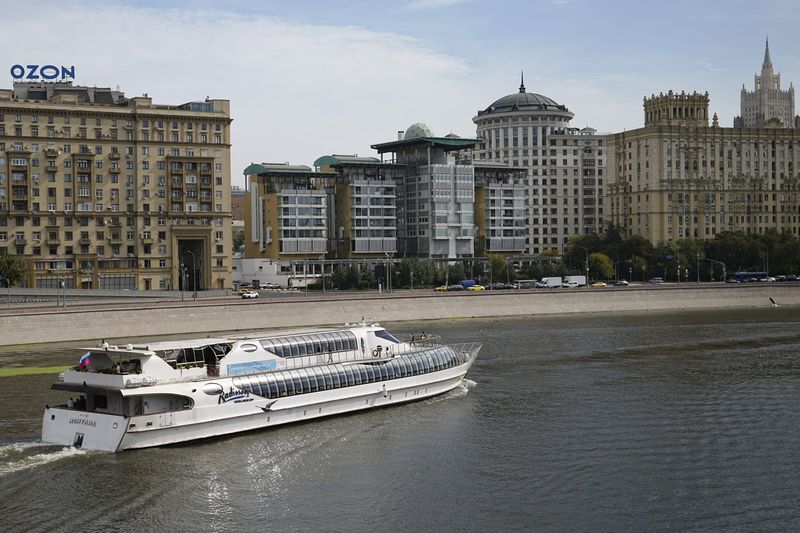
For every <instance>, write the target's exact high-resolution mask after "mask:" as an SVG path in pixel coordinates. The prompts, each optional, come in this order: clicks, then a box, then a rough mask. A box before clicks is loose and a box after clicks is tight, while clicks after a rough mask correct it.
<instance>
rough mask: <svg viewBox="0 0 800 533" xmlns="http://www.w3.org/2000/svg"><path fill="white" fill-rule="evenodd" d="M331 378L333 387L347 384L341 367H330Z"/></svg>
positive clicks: (336, 387)
mask: <svg viewBox="0 0 800 533" xmlns="http://www.w3.org/2000/svg"><path fill="white" fill-rule="evenodd" d="M331 378H332V379H333V388H334V389H338V388H340V387H346V386H347V379H346V378H345V377H344V370H342V369H341V368H336V367H334V368H331Z"/></svg>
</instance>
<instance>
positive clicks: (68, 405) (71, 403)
mask: <svg viewBox="0 0 800 533" xmlns="http://www.w3.org/2000/svg"><path fill="white" fill-rule="evenodd" d="M74 407H75V401H74V400H73V399H72V398H70V399H69V400H67V408H68V409H72V408H74Z"/></svg>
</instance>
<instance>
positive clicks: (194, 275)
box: [184, 250, 197, 302]
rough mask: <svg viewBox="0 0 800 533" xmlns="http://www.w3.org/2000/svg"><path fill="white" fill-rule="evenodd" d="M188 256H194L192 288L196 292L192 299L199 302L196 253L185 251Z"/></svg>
mask: <svg viewBox="0 0 800 533" xmlns="http://www.w3.org/2000/svg"><path fill="white" fill-rule="evenodd" d="M184 252H186V253H187V254H189V255H191V256H192V288H193V289H194V292H193V293H192V299H193V300H194V301H195V302H196V301H197V264H196V263H195V255H194V252H193V251H191V250H184Z"/></svg>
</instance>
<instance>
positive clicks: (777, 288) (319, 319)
mask: <svg viewBox="0 0 800 533" xmlns="http://www.w3.org/2000/svg"><path fill="white" fill-rule="evenodd" d="M773 302H774V303H776V304H777V305H781V306H796V305H800V286H798V285H783V284H777V283H770V284H763V285H762V284H758V285H736V286H731V285H725V286H691V287H688V286H687V287H678V286H674V287H667V286H659V287H649V286H642V287H627V288H616V289H615V288H604V289H584V290H575V289H565V290H552V291H551V290H531V291H498V292H488V291H487V292H485V293H445V294H431V293H425V294H419V293H416V294H404V295H398V294H395V295H389V296H387V295H374V294H373V295H369V296H365V297H363V298H354V297H353V295H352V294H351V295H341V296H340V295H335V294H334V295H332V294H330V293H329V294H328V295H326V296H322V297H315V296H309V297H297V298H292V299H291V300H289V299H274V300H270V299H267V298H264V299H258V300H250V301H242V300H239V299H230V300H215V301H209V302H207V303H205V302H197V303H196V304H194V305H181V304H179V303H175V304H171V303H168V304H164V303H160V304H154V305H152V306H144V307H143V306H142V305H141V304H139V305H138V306H136V307H132V306H125V305H120V306H118V307H105V308H103V309H90V308H87V309H62V310H50V309H48V310H41V311H28V312H26V313H25V314H16V315H10V314H6V315H3V316H0V346H11V345H17V344H33V343H46V342H61V341H80V340H95V339H103V338H119V337H141V336H153V335H169V334H187V335H202V334H206V333H208V332H212V331H235V330H247V331H251V330H257V329H267V328H278V327H297V326H322V325H329V324H341V323H343V322H347V321H351V322H352V321H358V320H360V319H361V318H362V317H366V318H368V319H371V320H378V321H407V320H429V319H453V318H470V317H506V316H524V315H550V314H569V313H598V312H609V313H613V312H622V311H634V312H647V311H663V310H681V309H733V308H747V307H770V306H771V305H773Z"/></svg>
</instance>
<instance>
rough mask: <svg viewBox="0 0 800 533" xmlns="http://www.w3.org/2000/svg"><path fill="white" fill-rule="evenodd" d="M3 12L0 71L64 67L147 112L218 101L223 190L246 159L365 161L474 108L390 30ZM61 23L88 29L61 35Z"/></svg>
mask: <svg viewBox="0 0 800 533" xmlns="http://www.w3.org/2000/svg"><path fill="white" fill-rule="evenodd" d="M10 11H11V12H8V10H7V13H6V15H7V16H8V17H9V20H14V21H15V23H14V24H13V25H12V26H10V27H9V28H7V29H6V31H4V32H2V33H1V34H0V47H2V49H5V50H15V51H16V52H15V53H14V54H13V56H11V55H6V57H7V61H8V62H9V64H8V65H7V66H5V67H3V66H2V65H0V67H2V68H6V69H7V68H8V67H10V66H11V64H13V63H25V62H26V61H27V62H31V63H42V64H46V63H52V64H64V65H75V67H76V78H77V81H76V83H79V84H85V85H98V86H112V87H114V86H116V85H119V87H120V89H121V90H123V91H125V92H126V94H127V95H128V96H136V95H138V94H141V93H144V92H147V93H149V95H150V96H151V97H153V101H154V103H157V104H181V103H185V102H188V101H196V100H202V99H203V98H205V97H206V96H210V97H212V98H227V99H230V100H231V113H232V116H233V119H234V122H233V125H232V141H233V148H232V169H231V172H232V176H233V178H234V182H235V183H236V182H239V181H240V179H241V178H240V176H241V171H242V169H243V168H244V167H245V166H246V165H247V164H249V163H250V162H252V161H259V162H260V161H292V162H294V163H302V164H311V163H312V162H313V161H314V159H316V158H317V157H318V156H321V155H324V154H330V153H354V152H360V153H361V154H362V155H365V154H367V153H372V152H371V150H370V148H369V145H370V144H374V143H377V142H384V141H389V140H392V139H393V137H394V136H395V135H396V131H397V130H398V129H404V128H405V127H407V126H408V125H409V124H411V123H413V122H417V121H425V122H428V123H429V125H431V127H433V128H434V130H436V129H437V128H438V129H439V130H444V129H450V128H452V124H451V123H450V122H449V121H448V119H447V117H448V116H453V115H466V116H467V117H469V114H470V113H471V112H472V111H473V107H474V103H472V102H474V100H475V99H474V97H473V96H471V95H469V94H467V92H466V91H467V89H465V87H468V84H467V83H465V80H467V79H468V78H469V76H470V75H471V71H470V68H469V67H468V66H467V65H466V64H465V63H464V62H463V61H461V60H460V59H458V58H454V57H451V56H448V55H445V54H442V53H439V52H437V51H436V50H434V49H432V48H430V47H429V46H428V45H427V44H425V43H424V42H422V41H419V40H416V39H413V38H410V37H408V36H404V35H400V34H396V33H386V32H378V31H371V30H368V29H364V28H361V27H356V26H332V25H312V24H296V23H291V22H287V21H284V20H281V19H277V18H269V17H263V16H247V17H244V16H238V15H233V14H230V13H225V12H219V11H197V10H179V9H172V10H154V9H146V8H139V7H131V6H120V5H108V4H92V5H86V4H83V5H78V6H73V5H72V4H70V5H69V6H67V5H61V4H59V3H44V4H38V5H26V6H25V7H24V8H23V7H13V6H12V7H11V8H10ZM72 24H80V25H81V27H84V28H92V31H87V32H67V33H64V26H65V25H67V26H69V25H72ZM30 35H36V36H37V37H36V39H30V38H29V36H30ZM19 42H26V43H27V44H26V46H25V47H24V48H19V47H18V46H16V44H18V43H19ZM15 43H16V44H15ZM9 81H10V80H9ZM467 121H468V118H467ZM458 133H460V134H462V133H466V134H468V135H469V134H470V133H471V132H469V131H467V132H458Z"/></svg>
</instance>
